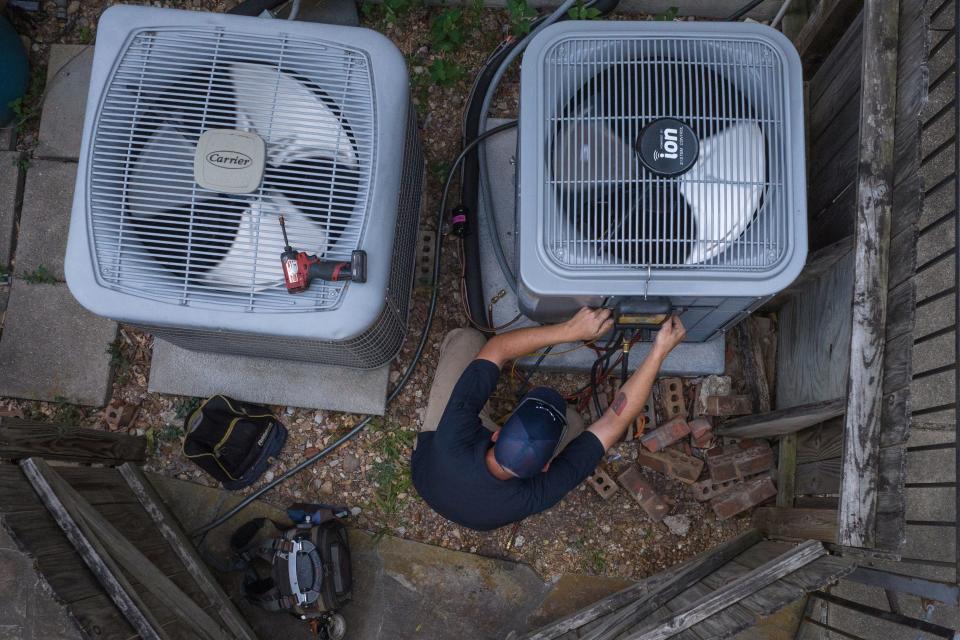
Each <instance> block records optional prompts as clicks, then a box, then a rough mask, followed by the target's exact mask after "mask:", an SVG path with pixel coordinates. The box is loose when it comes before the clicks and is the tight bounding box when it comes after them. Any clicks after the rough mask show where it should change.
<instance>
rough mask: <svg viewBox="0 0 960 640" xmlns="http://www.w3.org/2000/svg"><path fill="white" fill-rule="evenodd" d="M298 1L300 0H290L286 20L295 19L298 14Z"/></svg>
mask: <svg viewBox="0 0 960 640" xmlns="http://www.w3.org/2000/svg"><path fill="white" fill-rule="evenodd" d="M300 2H301V0H290V14H289V15H288V16H287V20H296V19H297V16H298V15H300Z"/></svg>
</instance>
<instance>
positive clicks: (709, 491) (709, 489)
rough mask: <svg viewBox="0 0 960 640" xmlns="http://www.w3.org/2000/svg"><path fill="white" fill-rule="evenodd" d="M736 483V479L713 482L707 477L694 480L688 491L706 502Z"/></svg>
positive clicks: (697, 498) (700, 500)
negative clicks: (697, 480)
mask: <svg viewBox="0 0 960 640" xmlns="http://www.w3.org/2000/svg"><path fill="white" fill-rule="evenodd" d="M768 475H769V474H768ZM736 484H737V481H736V480H728V481H727V482H714V481H713V480H712V479H711V478H707V479H705V480H701V481H699V482H694V483H693V484H692V485H690V491H691V493H693V498H694V500H697V501H698V502H708V501H710V500H712V499H713V498H716V497H717V496H720V495H723V494H724V493H726V492H727V491H729V490H730V489H732V488H733V487H734V486H736Z"/></svg>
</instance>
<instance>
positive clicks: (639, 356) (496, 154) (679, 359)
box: [479, 119, 725, 376]
mask: <svg viewBox="0 0 960 640" xmlns="http://www.w3.org/2000/svg"><path fill="white" fill-rule="evenodd" d="M504 122H506V120H496V119H492V120H491V121H490V126H491V127H495V126H498V125H500V124H503V123H504ZM516 149H517V134H516V130H515V129H510V130H507V131H505V132H503V133H501V134H499V135H496V136H493V137H492V138H490V141H489V142H488V144H487V151H488V155H487V162H488V165H489V171H490V179H491V183H492V184H495V185H498V188H497V189H494V202H493V204H492V208H493V212H494V215H495V217H496V220H497V231H498V232H499V233H500V242H501V246H503V252H504V255H505V256H506V259H507V262H508V263H510V264H516V254H515V244H516V238H515V234H514V223H515V218H516V201H515V200H514V197H513V195H514V193H515V187H516V171H515V169H516V167H515V164H514V156H515V155H516ZM480 208H481V211H480V217H481V219H484V217H485V216H486V215H487V210H488V209H487V207H486V206H485V204H484V203H481V206H480ZM479 226H480V229H479V233H480V254H481V255H480V263H481V264H480V267H481V271H482V273H483V287H484V297H485V298H486V299H487V300H492V299H493V298H494V297H497V296H498V295H499V293H500V292H501V291H503V292H505V295H502V296H499V300H498V302H497V303H496V304H495V305H494V307H493V324H494V326H499V325H502V324H506V323H507V322H509V321H510V320H512V319H513V318H514V317H515V316H516V315H517V314H518V313H519V312H520V307H519V305H518V302H517V297H516V296H515V295H514V294H513V292H512V291H511V290H510V287H509V286H508V284H507V281H506V278H505V277H504V276H503V272H502V271H501V269H500V266H499V264H498V263H497V260H496V257H495V255H494V249H493V240H492V236H491V235H490V234H489V233H488V232H487V227H486V225H485V224H481V225H479ZM535 325H536V323H535V322H533V321H532V320H530V319H528V318H522V319H521V320H520V321H518V322H516V323H515V324H513V325H511V328H519V327H525V326H535ZM724 346H725V342H724V337H723V336H722V335H721V336H717V337H716V338H714V339H713V340H710V341H708V342H685V343H683V344H681V345H680V346H678V347H677V348H676V349H674V350H673V351H672V352H671V353H670V355H669V356H667V359H666V361H665V362H664V363H663V367H662V368H661V370H660V372H661V374H662V375H665V376H700V375H709V374H711V373H714V374H719V373H723V369H724ZM575 347H577V345H576V344H561V345H557V347H556V352H557V353H562V352H564V351H566V352H567V353H565V354H564V355H560V356H555V357H549V358H546V359H544V361H543V362H542V363H541V367H540V368H541V369H542V370H544V371H579V372H584V373H586V372H589V371H590V368H591V367H592V366H593V363H594V361H595V360H596V355H595V354H594V353H593V351H591V350H589V349H576V350H574V348H575ZM650 347H651V343H649V342H639V343H637V344H636V345H635V346H634V347H633V349H632V350H631V352H630V362H629V368H630V369H631V370H635V369H636V368H637V367H638V366H640V363H641V362H643V359H644V358H645V357H646V355H647V353H648V352H649V351H650ZM536 359H537V358H535V357H533V358H523V359H521V360H520V366H521V367H529V366H531V365H533V363H534V362H535V361H536Z"/></svg>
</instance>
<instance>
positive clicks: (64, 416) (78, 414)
mask: <svg viewBox="0 0 960 640" xmlns="http://www.w3.org/2000/svg"><path fill="white" fill-rule="evenodd" d="M53 402H54V404H55V405H56V407H54V410H53V421H54V422H58V423H62V424H66V425H76V424H79V423H80V421H81V420H83V419H84V417H85V416H84V413H83V409H81V408H80V407H78V406H77V405H75V404H71V403H70V400H69V399H67V398H65V397H63V396H55V397H54V399H53Z"/></svg>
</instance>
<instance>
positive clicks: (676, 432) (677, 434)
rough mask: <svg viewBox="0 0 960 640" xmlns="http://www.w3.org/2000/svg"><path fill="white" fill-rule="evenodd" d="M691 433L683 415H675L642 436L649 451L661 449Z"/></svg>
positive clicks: (642, 441)
mask: <svg viewBox="0 0 960 640" xmlns="http://www.w3.org/2000/svg"><path fill="white" fill-rule="evenodd" d="M689 433H690V425H688V424H687V420H686V418H684V417H683V416H674V417H673V418H670V419H669V420H667V421H666V422H664V423H663V424H662V425H660V426H659V427H657V428H656V429H654V430H653V431H651V432H649V433H647V434H646V435H644V436H643V437H642V438H640V442H641V444H643V446H644V447H646V448H647V449H648V450H649V451H660V450H662V449H665V448H666V447H668V446H670V445H671V444H673V443H674V442H677V441H679V440H681V439H682V438H685V437H686V436H687V435H688V434H689Z"/></svg>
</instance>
